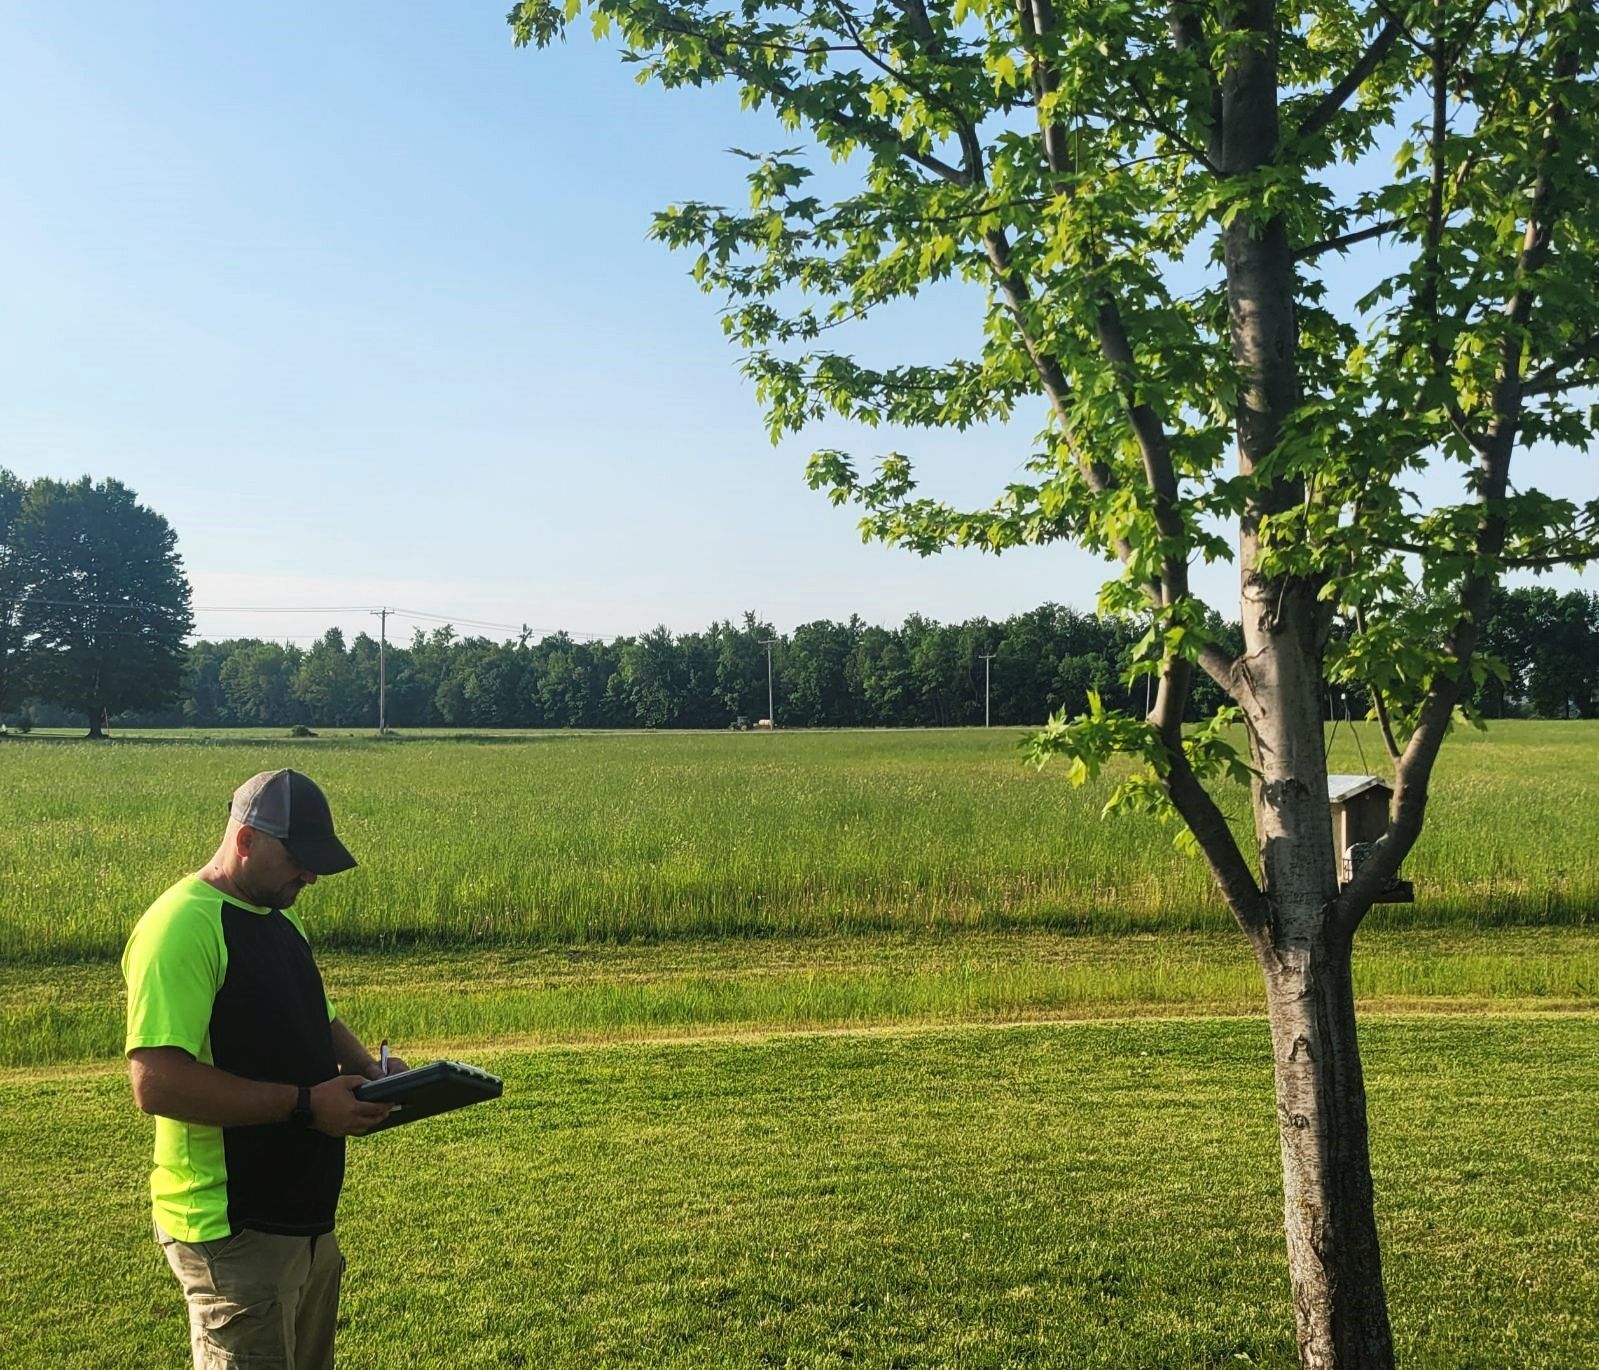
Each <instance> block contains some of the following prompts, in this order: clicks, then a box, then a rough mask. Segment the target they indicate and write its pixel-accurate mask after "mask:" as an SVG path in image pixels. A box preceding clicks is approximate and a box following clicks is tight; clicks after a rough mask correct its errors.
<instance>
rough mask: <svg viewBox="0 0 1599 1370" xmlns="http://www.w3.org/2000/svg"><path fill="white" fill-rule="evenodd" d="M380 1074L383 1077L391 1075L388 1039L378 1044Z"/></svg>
mask: <svg viewBox="0 0 1599 1370" xmlns="http://www.w3.org/2000/svg"><path fill="white" fill-rule="evenodd" d="M378 1072H379V1073H380V1074H383V1075H387V1074H388V1073H389V1039H388V1038H387V1037H385V1038H384V1039H383V1040H382V1042H380V1043H379V1044H378Z"/></svg>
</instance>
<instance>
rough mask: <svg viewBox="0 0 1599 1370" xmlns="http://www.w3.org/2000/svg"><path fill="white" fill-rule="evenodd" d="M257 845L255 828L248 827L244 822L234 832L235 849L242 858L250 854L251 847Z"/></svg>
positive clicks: (236, 853)
mask: <svg viewBox="0 0 1599 1370" xmlns="http://www.w3.org/2000/svg"><path fill="white" fill-rule="evenodd" d="M254 845H255V829H254V828H247V827H245V826H243V825H242V824H241V825H240V826H239V830H238V832H236V833H234V834H233V851H234V854H235V855H236V856H238V857H239V859H240V860H243V859H244V858H245V857H247V856H249V854H250V848H251V847H253V846H254Z"/></svg>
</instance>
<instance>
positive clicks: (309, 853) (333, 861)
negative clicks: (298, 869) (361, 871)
mask: <svg viewBox="0 0 1599 1370" xmlns="http://www.w3.org/2000/svg"><path fill="white" fill-rule="evenodd" d="M283 845H284V847H285V848H287V850H288V853H289V855H290V856H292V857H293V858H294V860H295V861H296V862H297V863H298V864H299V865H302V866H304V867H305V868H306V870H308V871H310V872H311V873H312V874H313V875H337V874H338V873H339V872H340V871H348V870H354V869H355V866H356V860H355V858H354V857H353V856H351V855H350V850H349V848H348V847H346V846H345V845H344V843H342V842H341V841H339V839H338V838H337V837H335V836H334V835H333V834H332V833H328V834H327V835H326V836H320V835H319V836H316V837H297V838H295V839H294V841H293V842H284V844H283Z"/></svg>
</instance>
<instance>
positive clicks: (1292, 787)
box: [1246, 587, 1393, 1370]
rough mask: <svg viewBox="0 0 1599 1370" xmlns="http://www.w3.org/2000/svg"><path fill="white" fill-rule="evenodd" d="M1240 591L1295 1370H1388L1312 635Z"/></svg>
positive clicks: (1297, 592)
mask: <svg viewBox="0 0 1599 1370" xmlns="http://www.w3.org/2000/svg"><path fill="white" fill-rule="evenodd" d="M1301 595H1303V596H1306V597H1308V592H1307V591H1306V590H1305V589H1304V588H1303V587H1290V588H1288V589H1287V590H1286V596H1287V598H1288V599H1290V600H1292V599H1294V598H1295V597H1296V596H1301ZM1281 597H1282V592H1281V591H1280V592H1279V596H1278V602H1281ZM1249 598H1250V597H1249V596H1247V595H1246V608H1248V607H1255V608H1256V609H1257V613H1256V614H1253V615H1248V616H1247V617H1246V623H1247V625H1248V628H1247V629H1246V631H1247V632H1248V633H1249V635H1250V636H1253V637H1254V638H1255V640H1256V642H1258V643H1259V644H1260V645H1261V648H1262V650H1261V651H1260V652H1259V654H1258V655H1257V656H1256V657H1255V658H1254V660H1255V662H1256V669H1257V672H1258V674H1259V675H1260V677H1261V681H1262V683H1263V684H1265V683H1268V682H1269V686H1270V687H1271V689H1270V696H1269V697H1270V698H1271V699H1272V700H1273V702H1274V703H1275V704H1276V706H1277V707H1276V709H1275V710H1274V711H1273V712H1272V713H1270V714H1266V715H1263V716H1260V717H1257V718H1256V719H1255V720H1254V727H1253V728H1252V729H1251V744H1252V748H1253V751H1254V756H1255V764H1256V767H1257V769H1258V771H1259V778H1258V779H1257V780H1256V782H1255V785H1254V808H1255V831H1256V834H1257V836H1258V839H1259V842H1260V865H1261V871H1262V873H1263V875H1264V877H1265V879H1264V890H1265V893H1266V895H1267V896H1268V898H1269V900H1270V904H1271V909H1272V914H1271V921H1270V924H1269V926H1268V927H1266V928H1264V929H1262V930H1261V931H1260V933H1259V934H1258V936H1256V938H1255V950H1256V955H1257V957H1258V959H1259V961H1260V965H1261V969H1262V970H1263V971H1264V973H1265V978H1266V1003H1267V1011H1268V1014H1269V1017H1270V1021H1271V1037H1272V1058H1273V1063H1274V1073H1275V1079H1276V1090H1277V1125H1278V1132H1279V1136H1280V1138H1281V1143H1282V1163H1283V1201H1284V1228H1285V1230H1286V1233H1287V1238H1288V1269H1289V1278H1290V1281H1291V1284H1292V1287H1293V1297H1294V1319H1295V1323H1296V1327H1297V1331H1298V1337H1299V1360H1300V1364H1301V1366H1303V1367H1305V1370H1389V1367H1391V1366H1392V1365H1393V1339H1392V1334H1391V1332H1390V1330H1389V1326H1388V1311H1387V1299H1386V1296H1385V1294H1384V1290H1383V1279H1382V1258H1381V1254H1380V1252H1379V1249H1378V1243H1377V1219H1376V1213H1375V1210H1374V1207H1373V1198H1372V1183H1371V1160H1370V1153H1369V1151H1368V1147H1367V1137H1366V1086H1365V1080H1364V1077H1363V1076H1362V1074H1361V1069H1360V1051H1359V1048H1358V1046H1357V1044H1356V1040H1355V998H1354V987H1353V981H1352V979H1351V967H1350V963H1351V951H1352V946H1351V935H1350V934H1349V933H1346V932H1343V931H1341V930H1340V929H1339V928H1337V927H1336V926H1334V925H1333V923H1332V921H1331V920H1332V910H1333V902H1334V900H1336V898H1337V896H1338V865H1337V861H1336V859H1335V856H1334V852H1333V842H1332V822H1331V813H1330V807H1329V805H1328V802H1327V772H1326V760H1325V752H1324V750H1323V748H1324V745H1325V744H1324V742H1323V737H1324V734H1323V730H1322V722H1321V708H1320V691H1319V689H1317V688H1316V682H1317V681H1318V680H1319V669H1318V666H1317V662H1316V651H1315V643H1314V638H1313V635H1312V634H1310V633H1309V632H1306V631H1305V630H1303V629H1301V631H1300V632H1299V633H1296V632H1294V631H1293V630H1291V629H1288V628H1282V629H1279V630H1278V631H1276V632H1272V631H1270V629H1268V628H1267V627H1266V625H1267V624H1268V623H1270V622H1271V620H1270V619H1268V618H1267V617H1266V616H1265V615H1263V614H1260V613H1259V612H1258V610H1259V609H1261V608H1264V607H1265V606H1262V605H1256V606H1250V605H1249ZM1288 621H1289V622H1297V623H1300V624H1302V623H1303V622H1304V621H1305V620H1304V619H1303V618H1301V619H1298V620H1295V619H1292V618H1290V619H1289V620H1288Z"/></svg>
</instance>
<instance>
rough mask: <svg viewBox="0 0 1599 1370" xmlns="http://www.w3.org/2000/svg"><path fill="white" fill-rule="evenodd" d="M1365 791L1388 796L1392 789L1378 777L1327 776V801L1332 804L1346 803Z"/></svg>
mask: <svg viewBox="0 0 1599 1370" xmlns="http://www.w3.org/2000/svg"><path fill="white" fill-rule="evenodd" d="M1367 790H1383V791H1386V792H1387V793H1388V794H1392V793H1393V792H1394V787H1393V786H1392V785H1390V784H1389V783H1388V782H1387V781H1386V780H1384V779H1382V778H1381V777H1380V776H1375V775H1329V776H1328V777H1327V799H1328V801H1329V802H1331V803H1333V804H1343V803H1346V802H1347V801H1348V800H1351V799H1353V798H1354V797H1355V796H1356V795H1357V794H1365V793H1366V791H1367Z"/></svg>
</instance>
